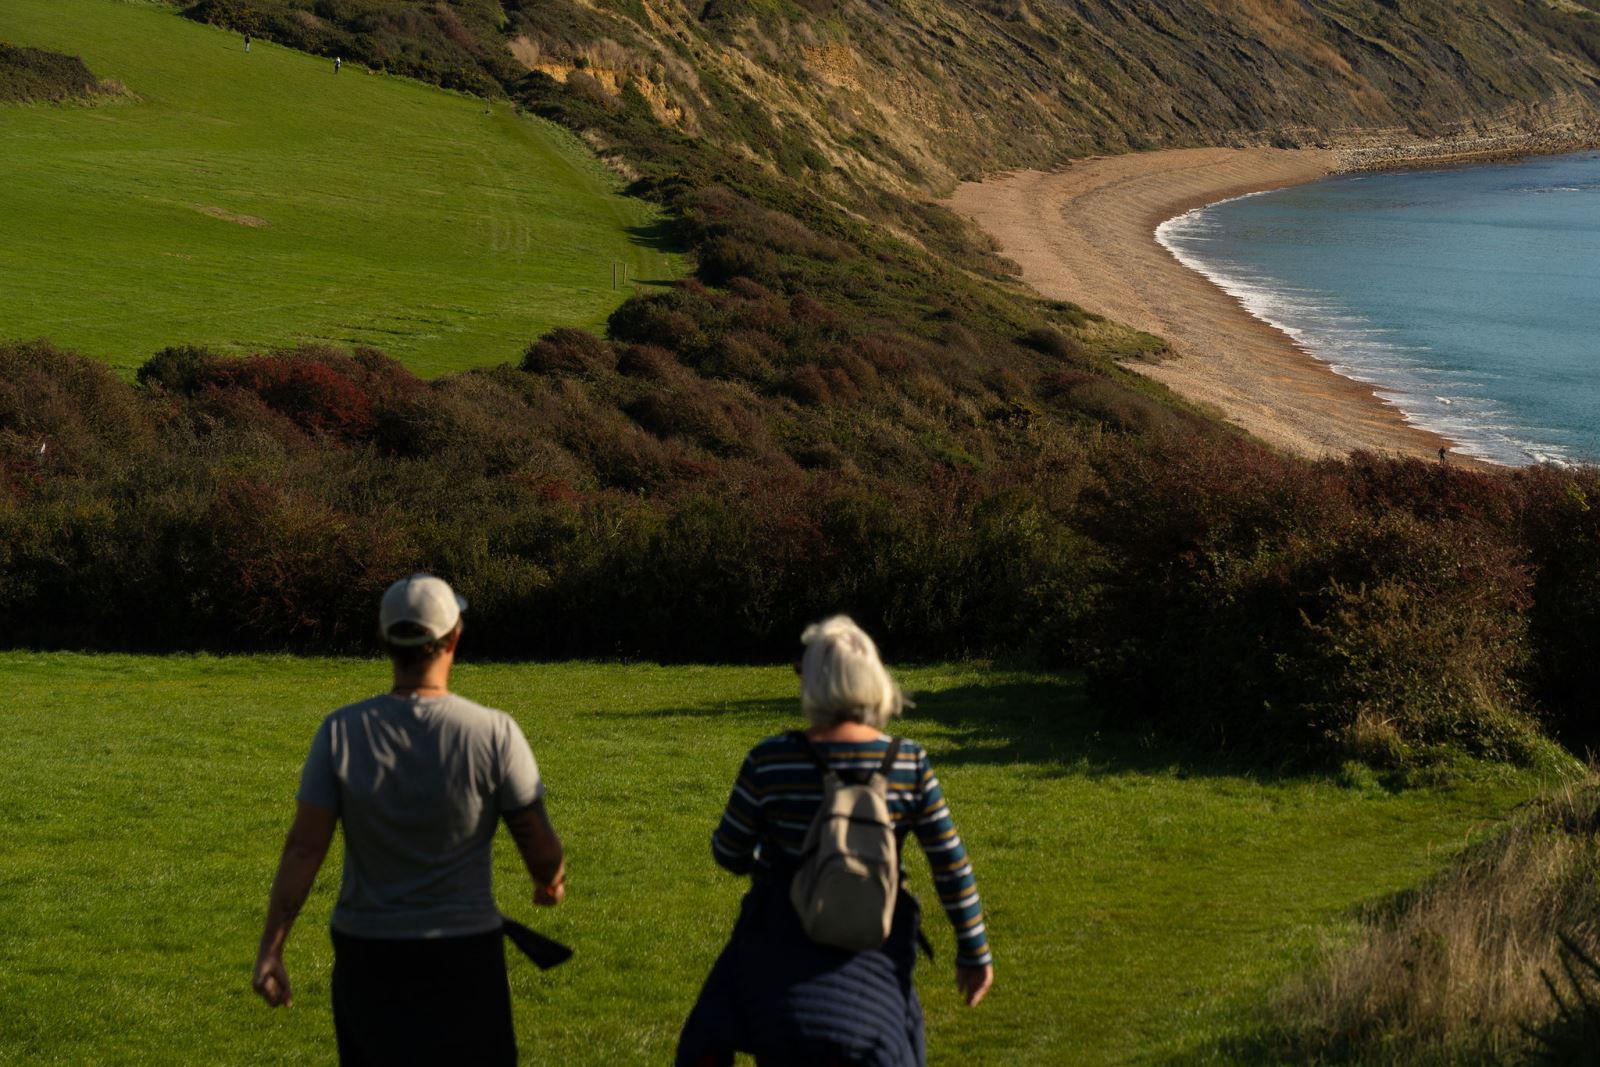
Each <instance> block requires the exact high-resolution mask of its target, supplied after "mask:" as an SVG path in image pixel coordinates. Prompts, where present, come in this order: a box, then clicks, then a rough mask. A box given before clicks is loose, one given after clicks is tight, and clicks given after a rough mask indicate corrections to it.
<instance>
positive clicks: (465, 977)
mask: <svg viewBox="0 0 1600 1067" xmlns="http://www.w3.org/2000/svg"><path fill="white" fill-rule="evenodd" d="M332 933H333V1027H334V1032H335V1034H336V1035H337V1037H338V1041H339V1063H340V1064H341V1065H342V1067H435V1065H446V1064H448V1065H450V1067H455V1065H457V1064H460V1065H462V1067H515V1065H516V1062H517V1037H516V1034H515V1033H514V1032H513V1031H512V1029H511V987H510V985H508V984H507V982H506V954H505V942H504V939H503V938H502V937H501V934H500V931H499V930H495V931H493V932H491V933H487V934H475V935H473V936H471V937H442V938H431V939H428V940H415V941H411V940H408V941H391V940H382V939H377V938H366V937H351V936H350V935H349V934H341V933H340V932H339V931H337V930H334V931H333V932H332Z"/></svg>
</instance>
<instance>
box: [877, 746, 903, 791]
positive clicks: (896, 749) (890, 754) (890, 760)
mask: <svg viewBox="0 0 1600 1067" xmlns="http://www.w3.org/2000/svg"><path fill="white" fill-rule="evenodd" d="M899 755H900V738H898V737H891V738H889V747H888V748H887V749H885V750H884V753H883V762H882V763H880V764H878V773H879V774H881V775H883V777H884V778H885V779H886V780H887V779H888V778H889V777H890V776H892V775H893V774H894V761H895V760H896V759H897V758H898V757H899Z"/></svg>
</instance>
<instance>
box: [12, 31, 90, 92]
mask: <svg viewBox="0 0 1600 1067" xmlns="http://www.w3.org/2000/svg"><path fill="white" fill-rule="evenodd" d="M101 91H102V87H101V84H100V79H98V78H96V77H95V76H94V74H92V73H91V72H90V71H89V68H88V67H86V66H84V65H83V60H82V59H80V58H79V57H77V56H64V55H61V54H60V53H58V52H47V51H45V50H44V49H41V48H19V47H17V46H16V45H10V44H6V43H5V42H3V41H0V103H13V104H32V103H38V102H40V101H62V100H73V99H79V98H82V97H89V96H94V95H95V94H97V93H99V92H101Z"/></svg>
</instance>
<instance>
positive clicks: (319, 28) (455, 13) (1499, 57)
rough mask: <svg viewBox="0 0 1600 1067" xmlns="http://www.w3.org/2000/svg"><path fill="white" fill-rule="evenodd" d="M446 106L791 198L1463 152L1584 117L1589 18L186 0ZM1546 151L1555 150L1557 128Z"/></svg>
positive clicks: (1347, 1) (1417, 7) (1398, 5)
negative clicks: (598, 130)
mask: <svg viewBox="0 0 1600 1067" xmlns="http://www.w3.org/2000/svg"><path fill="white" fill-rule="evenodd" d="M190 13H191V15H193V16H194V17H198V18H204V19H207V20H209V21H216V22H223V23H227V24H233V25H255V26H259V27H262V28H263V30H264V31H265V32H266V33H267V34H268V35H269V36H276V37H278V38H279V39H286V40H288V42H289V43H293V44H295V45H297V46H299V47H305V48H308V49H310V50H312V51H322V52H327V53H329V54H335V53H340V54H344V55H346V56H360V57H363V58H365V59H366V61H368V62H370V63H374V64H376V65H379V66H385V67H387V68H388V69H394V70H399V71H401V72H404V73H412V74H417V75H418V76H420V77H424V78H428V79H429V80H434V81H439V82H441V83H442V84H445V85H449V86H455V87H460V88H471V89H475V90H477V91H489V90H491V89H492V88H493V87H494V86H495V85H499V86H500V87H502V88H505V89H508V90H509V89H511V88H512V87H513V86H514V85H516V84H517V83H518V80H519V79H524V78H527V77H530V76H532V77H548V78H550V79H552V80H553V81H555V82H559V83H561V84H562V85H564V86H565V87H566V89H567V90H569V91H571V92H573V93H575V94H578V95H582V96H586V97H592V98H593V99H594V100H595V101H597V102H604V101H607V100H609V101H611V102H612V103H613V104H616V103H618V102H620V101H623V100H624V99H625V98H626V97H628V95H629V94H630V93H637V94H638V98H639V99H640V101H642V102H643V104H644V106H645V107H646V109H647V110H648V113H649V115H650V117H651V120H652V121H654V122H656V123H659V124H662V125H665V126H669V127H672V128H674V129H677V130H680V131H683V132H684V133H687V134H689V135H691V136H695V137H701V138H706V139H708V140H710V141H714V142H716V144H717V146H718V147H721V148H731V149H733V150H734V151H735V152H737V153H739V154H744V155H749V156H753V157H755V158H758V159H761V160H764V161H766V162H768V163H770V164H771V165H773V166H775V167H777V168H778V169H781V170H783V171H784V172H786V173H788V174H789V175H790V176H792V177H796V178H800V179H803V180H805V181H807V182H810V183H813V184H818V185H823V186H828V185H832V186H835V187H838V188H839V189H840V190H841V191H842V190H843V189H844V188H846V187H854V188H855V189H856V190H861V189H874V188H882V187H884V186H886V185H887V186H889V187H891V188H894V187H898V188H901V189H907V190H919V191H943V190H945V189H948V188H949V187H950V186H951V185H952V184H953V183H954V181H955V180H956V179H957V178H959V177H972V176H977V175H981V174H984V173H989V172H992V171H995V170H997V169H1004V168H1008V167H1015V166H1021V165H1032V166H1039V165H1049V164H1053V163H1056V162H1059V161H1061V160H1063V159H1066V158H1071V157H1074V156H1083V155H1089V154H1094V153H1100V152H1120V151H1125V150H1129V149H1138V148H1156V147H1178V146H1197V145H1229V144H1256V145H1259V144H1281V145H1289V144H1293V145H1303V144H1320V145H1330V144H1331V145H1336V146H1339V147H1348V146H1356V147H1361V148H1363V149H1367V150H1372V149H1373V148H1374V146H1378V147H1382V148H1384V149H1385V150H1393V149H1395V148H1396V147H1397V146H1398V147H1399V148H1400V149H1401V150H1402V152H1404V151H1407V150H1409V149H1407V148H1406V146H1407V145H1408V144H1409V143H1410V142H1412V141H1413V140H1414V139H1416V138H1429V139H1438V138H1447V139H1451V140H1455V141H1461V142H1463V143H1465V142H1470V141H1474V140H1480V141H1483V142H1484V143H1485V144H1488V143H1489V142H1492V141H1495V140H1496V139H1498V140H1500V141H1508V142H1509V141H1516V140H1517V139H1518V138H1524V137H1526V136H1527V135H1528V133H1529V132H1530V131H1542V134H1541V135H1543V136H1552V133H1551V131H1560V130H1569V131H1584V132H1583V135H1582V136H1579V137H1578V140H1579V141H1583V140H1591V141H1592V140H1593V138H1592V136H1590V133H1592V130H1593V127H1594V124H1595V121H1596V117H1597V115H1600V66H1597V62H1596V60H1597V57H1600V0H450V2H448V3H446V2H444V0H250V3H248V4H246V3H245V2H244V0H200V2H199V3H196V4H194V5H193V6H192V7H191V8H190ZM1560 136H1565V135H1564V134H1562V135H1559V136H1558V139H1559V137H1560Z"/></svg>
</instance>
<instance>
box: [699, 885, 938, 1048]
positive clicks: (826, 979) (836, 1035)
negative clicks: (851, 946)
mask: <svg viewBox="0 0 1600 1067" xmlns="http://www.w3.org/2000/svg"><path fill="white" fill-rule="evenodd" d="M921 913H922V909H921V906H920V905H919V904H918V903H917V900H916V898H915V897H913V896H912V895H911V894H910V893H907V892H906V891H905V890H904V889H903V888H902V890H901V892H900V894H899V897H898V900H897V902H896V905H895V915H894V924H893V927H892V928H891V930H890V933H889V939H888V941H887V942H885V943H884V946H883V948H881V949H876V950H872V951H867V952H845V951H841V950H839V949H833V948H827V947H824V946H822V945H818V944H815V943H813V942H812V941H811V940H810V939H809V938H808V937H806V934H805V931H804V930H802V929H801V927H800V919H799V917H798V916H797V915H796V914H795V911H794V907H793V905H791V904H790V903H789V878H788V872H763V873H759V874H757V876H756V877H755V879H754V881H753V883H752V885H751V888H750V891H749V892H748V893H746V894H745V897H744V901H743V903H742V904H741V906H740V911H739V920H738V922H737V923H736V924H735V926H734V930H733V936H732V938H731V939H730V940H729V942H728V946H727V947H726V948H725V949H723V951H722V955H721V956H719V957H718V958H717V962H716V964H715V965H714V966H713V967H712V968H711V974H710V975H709V976H708V977H707V978H706V983H705V986H704V987H703V988H702V989H701V990H700V999H699V1000H698V1001H697V1002H696V1003H695V1006H694V1010H693V1011H692V1012H691V1013H690V1015H689V1019H688V1021H687V1022H686V1023H685V1024H684V1027H683V1033H682V1035H681V1036H680V1038H679V1040H678V1057H677V1065H678V1067H701V1065H706V1064H716V1065H719V1067H720V1065H727V1064H732V1063H733V1054H734V1053H735V1052H745V1053H751V1054H754V1055H756V1056H758V1057H759V1058H760V1059H761V1061H762V1063H763V1064H774V1065H778V1064H783V1065H792V1067H822V1065H827V1064H831V1063H848V1064H865V1065H871V1067H924V1065H925V1064H926V1062H927V1057H926V1052H925V1049H924V1047H923V1039H922V1004H921V1002H920V1001H918V1000H917V993H916V989H915V988H914V987H913V986H912V983H911V972H912V969H913V968H914V967H915V965H916V953H917V938H918V933H919V929H920V923H921Z"/></svg>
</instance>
